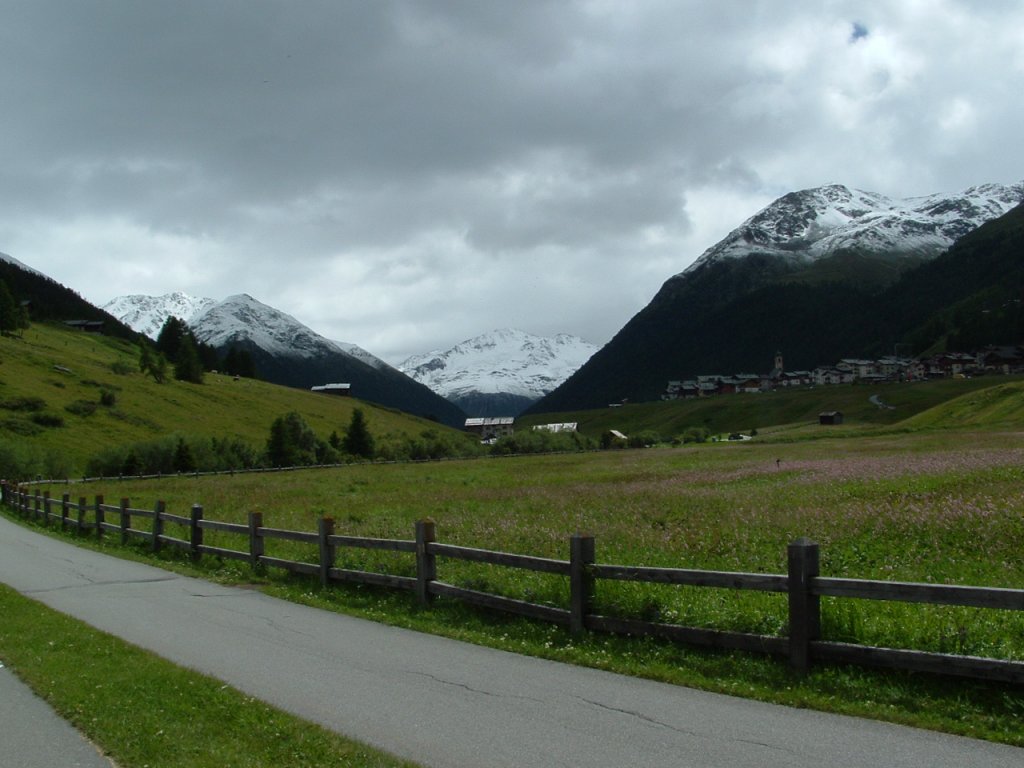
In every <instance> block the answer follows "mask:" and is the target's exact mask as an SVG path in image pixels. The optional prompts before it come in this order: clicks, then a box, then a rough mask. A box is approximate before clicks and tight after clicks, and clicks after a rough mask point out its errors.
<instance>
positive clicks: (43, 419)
mask: <svg viewBox="0 0 1024 768" xmlns="http://www.w3.org/2000/svg"><path fill="white" fill-rule="evenodd" d="M93 407H94V408H95V405H94V406H93ZM30 418H31V419H32V421H34V422H35V423H36V424H38V425H39V426H40V427H63V426H64V417H63V416H61V415H60V414H59V413H33V414H32V416H31V417H30Z"/></svg>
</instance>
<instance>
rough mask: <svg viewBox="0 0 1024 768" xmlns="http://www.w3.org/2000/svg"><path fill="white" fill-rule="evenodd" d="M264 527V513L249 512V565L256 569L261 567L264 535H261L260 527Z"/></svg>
mask: <svg viewBox="0 0 1024 768" xmlns="http://www.w3.org/2000/svg"><path fill="white" fill-rule="evenodd" d="M262 527H263V513H262V512H250V513H249V566H250V567H251V568H252V569H253V570H255V569H257V568H259V567H260V558H261V557H263V537H262V536H260V528H262Z"/></svg>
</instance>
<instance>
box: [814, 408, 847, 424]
mask: <svg viewBox="0 0 1024 768" xmlns="http://www.w3.org/2000/svg"><path fill="white" fill-rule="evenodd" d="M818 423H819V424H842V423H843V412H842V411H822V412H821V413H819V414H818Z"/></svg>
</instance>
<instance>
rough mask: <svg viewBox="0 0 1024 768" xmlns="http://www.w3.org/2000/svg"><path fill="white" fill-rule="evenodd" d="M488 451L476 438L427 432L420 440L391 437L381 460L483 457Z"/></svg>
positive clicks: (380, 452)
mask: <svg viewBox="0 0 1024 768" xmlns="http://www.w3.org/2000/svg"><path fill="white" fill-rule="evenodd" d="M484 453H485V450H484V448H483V447H482V446H481V445H480V441H479V440H478V439H477V438H476V436H475V435H466V434H464V433H460V432H447V431H438V430H435V429H425V430H423V431H422V432H420V434H419V435H418V436H417V437H412V438H411V437H408V436H407V435H404V434H403V435H398V436H396V435H387V436H385V438H384V439H383V440H382V441H381V445H380V447H379V448H378V450H377V456H378V457H379V458H381V459H385V460H387V461H426V460H436V459H454V458H468V457H471V456H482V455H483V454H484Z"/></svg>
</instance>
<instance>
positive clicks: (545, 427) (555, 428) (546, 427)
mask: <svg viewBox="0 0 1024 768" xmlns="http://www.w3.org/2000/svg"><path fill="white" fill-rule="evenodd" d="M576 424H577V423H576V422H575V421H566V422H563V423H561V424H537V425H536V426H534V428H533V430H534V432H575V431H576Z"/></svg>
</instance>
